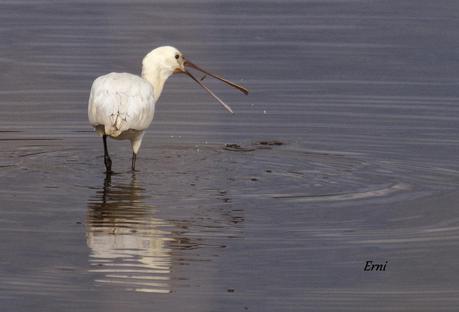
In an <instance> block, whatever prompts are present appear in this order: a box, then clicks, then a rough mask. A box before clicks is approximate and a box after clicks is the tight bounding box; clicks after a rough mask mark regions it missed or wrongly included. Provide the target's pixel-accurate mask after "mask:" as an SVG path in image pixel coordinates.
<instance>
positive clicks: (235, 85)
mask: <svg viewBox="0 0 459 312" xmlns="http://www.w3.org/2000/svg"><path fill="white" fill-rule="evenodd" d="M185 66H188V67H191V68H194V69H196V70H199V71H200V72H203V73H204V74H206V75H208V76H210V77H213V78H215V79H218V80H220V81H222V82H224V83H226V84H227V85H229V86H231V87H233V88H236V89H238V90H239V91H241V92H242V93H244V94H245V95H248V94H249V90H247V89H246V88H244V87H243V86H240V85H238V84H236V83H234V82H232V81H229V80H227V79H225V78H222V77H220V76H217V75H215V74H212V73H209V72H208V71H206V70H204V69H202V68H201V67H199V66H198V65H196V64H193V63H192V62H190V61H189V60H185Z"/></svg>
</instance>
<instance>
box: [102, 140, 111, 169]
mask: <svg viewBox="0 0 459 312" xmlns="http://www.w3.org/2000/svg"><path fill="white" fill-rule="evenodd" d="M103 139H104V163H105V169H106V170H107V173H112V160H111V159H110V156H109V155H108V149H107V136H106V135H104V136H103Z"/></svg>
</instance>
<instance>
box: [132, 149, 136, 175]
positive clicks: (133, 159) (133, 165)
mask: <svg viewBox="0 0 459 312" xmlns="http://www.w3.org/2000/svg"><path fill="white" fill-rule="evenodd" d="M136 159H137V154H136V153H132V163H131V169H132V171H135V161H136Z"/></svg>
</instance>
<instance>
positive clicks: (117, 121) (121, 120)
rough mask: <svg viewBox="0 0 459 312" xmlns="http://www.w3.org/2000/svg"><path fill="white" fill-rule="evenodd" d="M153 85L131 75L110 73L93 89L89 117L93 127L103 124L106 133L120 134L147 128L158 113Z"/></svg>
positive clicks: (96, 82)
mask: <svg viewBox="0 0 459 312" xmlns="http://www.w3.org/2000/svg"><path fill="white" fill-rule="evenodd" d="M154 104H155V100H154V95H153V88H152V86H151V85H150V84H149V83H148V82H147V81H145V80H144V79H142V78H140V77H138V76H135V75H131V74H116V73H112V74H108V75H105V76H101V77H99V78H98V79H96V80H95V81H94V83H93V86H92V88H91V95H90V99H89V106H88V116H89V120H90V122H91V124H92V125H93V126H97V125H103V126H104V128H105V134H107V135H110V136H114V137H117V136H119V135H120V134H121V133H122V132H123V131H126V130H129V129H135V130H144V129H146V128H147V127H148V126H149V125H150V123H151V121H152V119H153V115H154V109H155V105H154Z"/></svg>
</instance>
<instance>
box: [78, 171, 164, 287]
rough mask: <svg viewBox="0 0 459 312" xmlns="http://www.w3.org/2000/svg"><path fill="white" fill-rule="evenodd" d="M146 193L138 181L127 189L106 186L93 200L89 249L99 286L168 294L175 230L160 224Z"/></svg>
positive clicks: (107, 182)
mask: <svg viewBox="0 0 459 312" xmlns="http://www.w3.org/2000/svg"><path fill="white" fill-rule="evenodd" d="M144 200H145V195H144V189H142V187H140V186H139V185H138V182H137V181H136V178H135V175H132V178H131V181H130V182H128V183H126V184H117V185H114V184H113V183H112V178H111V175H107V176H106V178H105V181H104V186H103V188H102V189H101V190H99V191H98V192H97V193H96V195H95V196H94V197H93V198H91V199H90V200H89V203H88V217H87V229H86V233H87V244H88V247H89V248H90V249H91V255H90V258H89V261H90V265H91V272H96V273H98V274H100V277H98V278H97V279H96V283H100V284H102V283H103V284H117V285H120V286H121V287H124V288H125V289H127V290H134V291H141V292H157V293H169V292H171V287H170V273H171V264H172V259H171V249H170V247H168V245H169V244H170V241H173V238H172V232H171V231H168V229H171V225H170V224H168V223H166V222H165V221H163V220H161V219H158V218H155V217H154V212H155V207H152V206H149V205H147V204H145V203H144Z"/></svg>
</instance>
